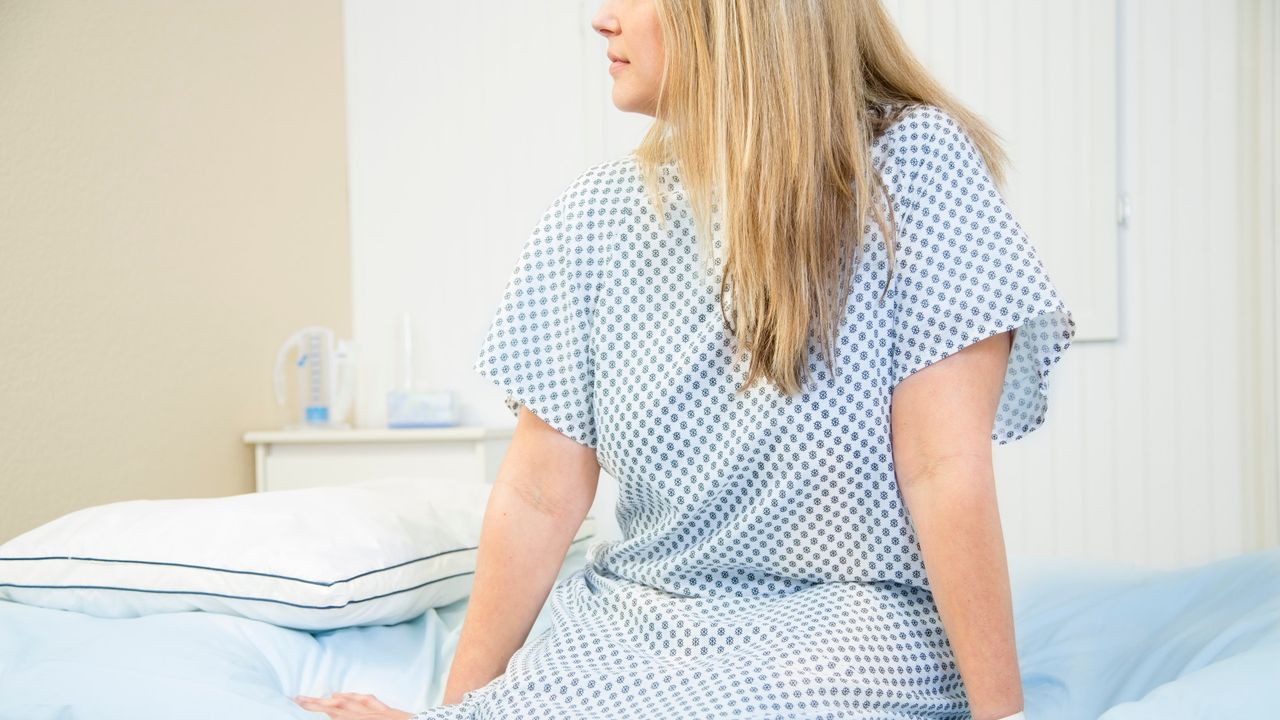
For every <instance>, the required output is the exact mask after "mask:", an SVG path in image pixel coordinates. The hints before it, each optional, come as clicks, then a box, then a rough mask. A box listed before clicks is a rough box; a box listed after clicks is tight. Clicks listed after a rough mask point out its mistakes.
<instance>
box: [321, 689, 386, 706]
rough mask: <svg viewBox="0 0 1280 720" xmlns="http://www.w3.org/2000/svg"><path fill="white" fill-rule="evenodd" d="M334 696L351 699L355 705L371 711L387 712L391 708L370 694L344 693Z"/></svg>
mask: <svg viewBox="0 0 1280 720" xmlns="http://www.w3.org/2000/svg"><path fill="white" fill-rule="evenodd" d="M333 695H334V697H339V696H341V697H344V698H348V699H350V700H351V701H352V702H354V703H356V704H358V705H360V706H362V707H365V708H368V709H370V710H387V709H390V707H391V706H390V705H387V704H386V703H384V702H382V701H381V700H379V699H378V698H376V697H374V696H373V695H368V694H366V693H347V692H344V693H334V694H333Z"/></svg>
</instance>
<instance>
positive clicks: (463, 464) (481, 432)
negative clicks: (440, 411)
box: [244, 426, 515, 492]
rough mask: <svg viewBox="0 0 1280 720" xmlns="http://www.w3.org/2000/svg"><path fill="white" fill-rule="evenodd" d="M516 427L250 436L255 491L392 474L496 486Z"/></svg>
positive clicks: (247, 437)
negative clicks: (485, 483) (499, 471)
mask: <svg viewBox="0 0 1280 720" xmlns="http://www.w3.org/2000/svg"><path fill="white" fill-rule="evenodd" d="M514 432H515V428H487V427H467V426H460V427H449V428H405V429H394V428H353V429H350V430H272V431H263V432H247V433H245V434H244V441H245V443H247V444H250V445H253V446H254V467H255V474H256V476H257V491H258V492H267V491H270V490H293V489H298V488H306V487H317V486H330V485H345V484H347V483H352V482H360V481H362V480H372V479H374V478H377V477H381V476H388V475H421V476H423V477H453V478H458V479H472V480H475V481H477V482H487V483H492V482H493V481H494V480H495V479H496V478H497V475H498V465H499V463H501V461H502V456H503V455H504V454H505V453H506V452H507V446H508V445H510V444H511V435H512V433H514Z"/></svg>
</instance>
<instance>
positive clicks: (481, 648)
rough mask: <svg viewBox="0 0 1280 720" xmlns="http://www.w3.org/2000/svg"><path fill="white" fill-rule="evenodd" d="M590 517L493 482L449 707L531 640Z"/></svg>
mask: <svg viewBox="0 0 1280 720" xmlns="http://www.w3.org/2000/svg"><path fill="white" fill-rule="evenodd" d="M586 512H587V511H586V509H582V510H581V511H580V512H579V510H578V509H577V508H566V509H558V508H551V507H548V506H546V505H544V504H542V505H540V504H539V503H537V502H531V501H530V499H528V498H527V497H526V495H525V494H523V493H522V492H520V490H519V489H517V486H516V485H514V484H512V483H504V482H501V481H500V482H497V483H495V484H494V487H493V491H492V493H491V495H490V498H489V502H488V505H487V507H486V509H485V515H484V521H483V525H482V528H481V531H480V546H479V550H478V551H477V556H476V574H475V580H474V583H473V586H472V590H471V598H470V600H468V602H467V613H466V616H465V619H464V621H463V624H462V632H461V634H460V635H459V637H458V647H457V649H456V650H455V652H454V656H453V664H452V666H451V667H450V670H449V681H448V683H447V685H446V687H445V693H444V698H443V703H444V704H446V705H451V704H454V703H456V702H459V701H460V700H461V699H462V696H463V695H464V694H465V693H467V692H469V691H471V690H474V689H476V688H478V687H481V686H483V685H485V684H487V683H488V682H489V681H490V680H492V679H494V678H495V677H497V676H499V675H501V674H502V673H503V672H504V671H505V669H506V665H507V662H508V661H509V660H510V659H511V656H512V655H513V654H514V653H515V651H516V650H518V649H520V647H521V646H522V645H523V644H524V642H525V641H526V639H527V638H528V636H529V630H530V629H531V628H532V627H533V623H534V621H535V620H536V619H537V616H538V612H539V611H540V610H541V609H542V605H543V604H544V603H545V602H546V599H547V596H548V594H549V593H550V592H551V587H552V586H553V585H554V584H555V579H556V576H557V575H559V573H560V569H561V568H562V567H563V565H564V558H565V554H566V553H567V552H568V551H569V545H570V543H571V542H572V541H573V536H574V535H575V534H576V533H577V530H578V528H579V526H581V525H582V521H583V519H584V518H585V516H586Z"/></svg>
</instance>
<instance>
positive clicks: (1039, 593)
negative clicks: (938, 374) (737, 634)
mask: <svg viewBox="0 0 1280 720" xmlns="http://www.w3.org/2000/svg"><path fill="white" fill-rule="evenodd" d="M566 572H567V571H566ZM1010 574H1011V579H1012V582H1013V594H1014V614H1015V618H1016V627H1017V639H1018V649H1019V656H1020V662H1021V666H1022V674H1023V681H1024V690H1025V698H1026V707H1027V716H1028V717H1029V718H1031V720H1058V719H1062V720H1066V719H1067V718H1071V719H1072V720H1076V719H1078V718H1090V719H1093V718H1101V720H1138V719H1142V720H1155V719H1157V718H1159V719H1160V720H1182V719H1186V720H1190V719H1191V718H1196V719H1198V720H1202V719H1204V718H1223V719H1224V720H1225V719H1227V718H1231V719H1232V720H1235V719H1237V718H1266V717H1280V712H1278V711H1277V703H1278V700H1277V697H1278V696H1277V694H1276V691H1275V688H1278V687H1280V549H1275V550H1269V551H1263V552H1255V553H1251V554H1247V555H1240V556H1236V557H1232V558H1228V559H1225V560H1220V561H1218V562H1214V563H1210V564H1207V565H1203V566H1199V567H1195V568H1188V569H1184V570H1176V571H1153V570H1142V569H1138V568H1132V567H1125V566H1120V565H1100V564H1096V563H1079V562H1066V561H1054V560H1032V559H1026V558H1016V557H1015V558H1011V560H1010ZM562 577H563V574H562ZM464 611H465V600H463V601H459V602H458V603H454V604H453V605H450V606H446V607H443V608H438V609H436V610H431V611H428V612H427V613H425V614H424V615H422V616H420V617H418V618H416V619H414V620H412V621H409V622H404V623H400V624H397V625H390V626H376V627H358V628H345V629H342V630H331V631H326V632H318V633H308V632H303V631H298V630H289V629H284V628H280V627H276V626H274V625H270V624H267V623H263V622H259V621H255V620H246V619H242V618H237V617H232V616H228V615H218V614H213V613H204V612H185V613H170V614H164V615H152V616H147V617H142V618H130V619H101V618H95V617H90V616H87V615H83V614H80V613H74V612H67V611H63V610H48V609H44V608H38V607H32V606H26V605H19V604H16V603H12V602H7V601H0V719H2V720H55V719H57V720H116V719H118V718H130V719H131V720H152V719H154V720H162V719H163V720H171V719H172V718H173V717H182V718H183V720H200V719H203V718H208V719H209V720H214V719H217V720H225V719H226V718H237V719H239V720H287V719H290V718H298V719H306V720H318V719H319V718H323V717H324V716H323V715H322V714H320V713H314V712H308V711H305V710H302V709H301V708H299V707H298V706H297V705H295V704H294V703H293V702H292V701H291V700H290V699H289V698H290V697H291V696H292V695H295V694H305V695H313V696H323V695H327V694H328V693H330V692H334V691H350V692H365V693H371V694H374V695H377V696H378V697H379V698H380V699H382V700H383V701H384V702H387V703H388V704H390V705H391V706H393V707H398V708H401V709H404V710H418V709H423V708H426V707H430V706H432V705H434V704H437V703H439V701H440V698H441V697H442V695H443V691H444V688H443V683H444V679H445V675H446V673H447V670H448V664H449V662H448V658H449V657H451V655H452V652H453V648H454V646H455V645H456V642H457V631H458V628H459V627H460V626H461V620H462V614H463V612H464ZM548 620H549V618H548V616H547V613H546V608H544V612H543V614H541V615H539V617H538V620H537V623H535V625H534V630H533V631H532V632H531V633H530V635H529V637H530V638H533V637H535V636H536V635H537V634H538V633H539V632H541V630H542V629H545V628H546V627H547V625H548Z"/></svg>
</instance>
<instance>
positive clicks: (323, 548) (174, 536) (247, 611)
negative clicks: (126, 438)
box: [0, 477, 595, 630]
mask: <svg viewBox="0 0 1280 720" xmlns="http://www.w3.org/2000/svg"><path fill="white" fill-rule="evenodd" d="M492 487H493V486H492V485H490V484H488V483H479V482H462V481H458V480H455V479H450V478H423V477H388V478H381V479H377V480H370V481H366V482H360V483H354V484H351V485H343V486H338V487H324V488H307V489H303V490H275V491H271V492H263V493H248V494H245V495H231V496H227V497H216V498H184V499H170V500H129V501H124V502H116V503H110V504H106V505H99V506H96V507H90V508H85V509H83V510H77V511H75V512H72V513H68V514H67V515H64V516H62V517H60V518H58V519H56V520H53V521H51V522H48V523H46V524H44V525H42V526H40V527H38V528H35V529H34V530H31V531H29V532H26V533H24V534H22V535H19V536H18V537H16V538H14V539H13V540H10V541H9V542H7V543H5V544H3V545H0V599H3V600H12V601H14V602H19V603H24V604H28V605H38V606H40V607H47V608H56V609H61V610H74V611H77V612H82V613H86V614H89V615H95V616H98V617H113V618H126V617H138V616H142V615H148V614H152V613H163V612H183V611H190V610H204V611H207V612H214V613H225V614H229V615H239V616H242V617H247V618H252V619H255V620H262V621H265V622H269V623H272V624H275V625H280V626H282V627H287V628H296V629H299V630H330V629H336V628H341V627H351V626H357V625H392V624H395V623H398V622H402V621H405V620H409V619H412V618H414V617H417V616H418V615H420V614H422V613H423V612H426V611H427V610H428V609H430V608H433V607H440V606H442V605H447V604H449V603H452V602H454V601H456V600H459V599H462V598H464V597H466V596H468V595H469V594H470V592H471V583H472V579H473V576H474V573H475V561H476V548H477V545H478V544H479V540H480V526H481V521H482V519H483V517H484V510H485V505H486V503H487V502H488V497H489V491H490V490H491V489H492ZM594 536H595V520H594V518H593V517H590V516H589V517H588V518H587V519H586V522H584V523H583V524H582V526H581V527H580V528H579V530H578V532H577V533H576V535H575V536H574V540H573V544H572V545H570V552H569V553H568V555H567V556H566V563H569V562H579V564H582V563H581V562H580V561H578V560H575V558H580V557H582V556H584V555H585V551H586V547H585V546H586V543H587V541H588V540H589V539H590V538H592V537H594Z"/></svg>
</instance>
